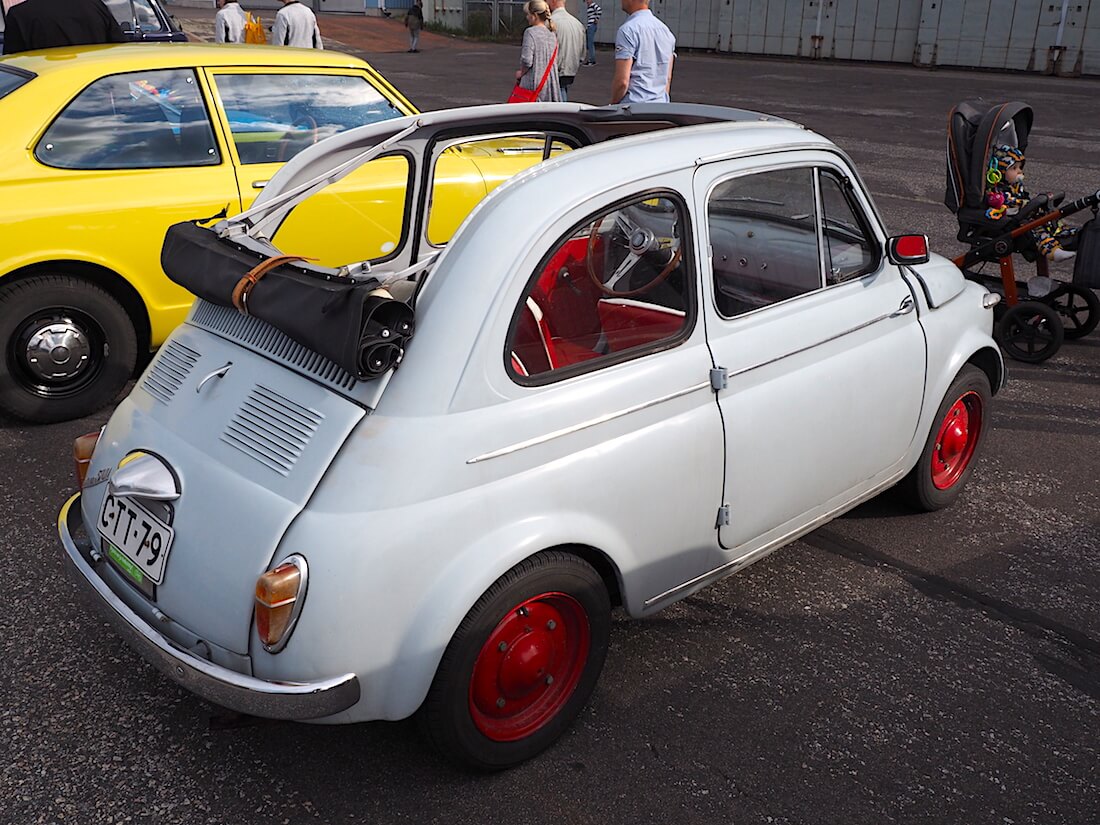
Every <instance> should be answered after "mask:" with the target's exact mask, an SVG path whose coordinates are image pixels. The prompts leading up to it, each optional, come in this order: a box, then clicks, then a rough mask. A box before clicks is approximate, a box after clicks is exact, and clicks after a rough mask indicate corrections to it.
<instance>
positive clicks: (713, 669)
mask: <svg viewBox="0 0 1100 825" xmlns="http://www.w3.org/2000/svg"><path fill="white" fill-rule="evenodd" d="M177 15H178V16H179V17H180V18H181V21H182V22H183V23H184V25H185V28H187V29H188V30H190V31H191V32H193V33H195V34H197V35H199V36H200V37H201V36H203V35H204V33H208V32H209V31H210V19H211V17H212V12H208V11H205V10H193V9H179V10H177ZM321 27H322V32H323V33H324V34H325V36H326V38H327V40H328V42H329V44H330V46H333V47H341V48H343V49H344V50H346V51H349V52H352V53H356V54H359V55H361V56H365V57H366V58H367V59H368V60H370V61H371V62H372V63H373V65H374V66H375V67H377V68H378V69H380V70H381V71H382V72H383V73H384V74H385V75H386V76H387V77H388V78H389V79H390V80H391V81H392V82H394V84H395V85H396V86H398V87H399V88H400V89H401V90H402V91H404V92H405V93H406V94H407V95H408V97H409V98H410V99H411V100H413V102H415V103H416V104H417V105H419V106H421V107H422V108H425V109H431V108H440V107H443V106H451V105H467V104H473V103H485V102H498V101H502V100H504V99H505V97H506V96H507V93H508V90H509V89H510V87H511V72H512V69H513V66H514V63H515V61H516V58H517V54H518V47H515V46H511V45H499V44H493V43H481V42H469V41H462V40H457V39H454V38H448V37H444V36H439V35H435V34H432V33H426V34H425V36H424V38H423V40H422V49H423V51H422V52H421V53H419V54H407V53H406V52H405V51H404V50H405V49H406V48H407V44H406V42H405V40H404V30H403V29H402V28H401V24H400V22H399V21H395V20H383V19H374V18H361V17H337V16H330V15H322V17H321ZM610 63H611V61H610V55H609V53H607V52H601V54H600V62H599V63H598V65H597V66H595V67H584V68H582V70H581V75H580V77H579V78H578V81H577V83H576V85H575V86H574V90H575V95H574V96H575V98H576V99H580V100H584V101H589V102H594V103H604V102H606V97H607V92H608V90H609V89H610V83H611V66H610ZM673 92H674V97H675V99H677V100H680V101H696V102H708V103H721V104H726V105H735V106H742V107H746V108H753V109H759V110H761V111H766V112H770V113H773V114H778V115H782V116H784V117H788V118H791V119H794V120H797V121H799V122H801V123H804V124H806V125H807V126H808V127H809V128H812V129H814V130H816V131H819V132H821V133H823V134H825V135H827V136H828V137H830V138H832V139H833V140H835V141H836V142H837V143H838V144H839V145H840V146H841V147H842V148H844V149H845V150H846V151H848V152H849V153H850V154H851V156H852V157H853V158H854V160H855V161H856V164H857V166H858V168H859V169H860V170H861V173H862V175H863V177H864V179H865V181H866V183H867V185H868V187H869V189H870V190H871V192H872V193H873V195H874V197H875V199H876V201H877V203H878V205H879V208H880V209H881V211H882V213H883V216H884V218H885V220H886V223H887V225H888V226H889V227H890V228H891V229H892V230H894V231H923V232H927V233H928V234H929V235H930V236H931V237H932V240H933V246H934V247H935V248H936V249H937V250H939V251H942V252H945V253H948V254H955V253H957V252H958V251H960V250H959V245H958V244H957V242H956V241H955V240H954V232H955V227H954V219H953V217H952V216H951V215H950V213H949V212H948V211H947V210H946V209H945V208H944V206H943V204H942V195H943V187H944V177H945V173H944V163H943V151H944V146H945V142H944V128H945V124H946V114H947V111H948V109H949V108H950V106H951V105H953V104H954V103H955V102H957V101H958V100H961V99H964V98H973V97H979V96H980V97H983V98H984V99H986V100H987V101H990V102H992V101H997V100H1002V99H1023V100H1025V101H1028V102H1030V103H1031V104H1032V105H1033V106H1034V107H1035V110H1036V128H1035V130H1034V132H1033V134H1032V144H1031V150H1030V152H1029V164H1028V181H1029V184H1030V186H1031V188H1032V189H1033V190H1037V189H1039V188H1040V187H1041V189H1043V190H1051V191H1058V190H1066V191H1068V192H1070V193H1072V194H1073V195H1075V196H1076V195H1080V194H1084V193H1085V192H1087V191H1094V190H1095V189H1097V188H1100V157H1098V156H1097V153H1096V151H1095V139H1096V135H1097V129H1098V124H1100V81H1096V80H1073V79H1065V78H1058V79H1055V78H1044V77H1037V76H1030V75H1028V76H1025V75H1007V74H990V73H977V72H961V71H926V70H918V69H913V68H909V67H898V66H881V65H863V64H852V63H815V62H793V61H779V60H766V59H734V58H725V57H719V56H715V55H705V54H690V53H688V54H683V55H681V58H680V60H679V61H678V63H677V68H676V76H675V82H674V87H673ZM1069 273H1070V270H1069V269H1068V268H1067V267H1065V266H1061V267H1059V268H1057V269H1056V274H1057V275H1059V276H1060V277H1063V278H1068V277H1069ZM1009 369H1010V381H1011V383H1010V384H1009V386H1008V388H1007V389H1006V390H1004V391H1003V392H1002V393H1001V394H1000V395H999V396H998V398H997V399H996V401H995V404H994V408H993V420H992V431H991V432H990V433H989V437H988V441H987V450H986V453H985V455H984V456H983V457H982V459H981V462H980V464H979V466H978V467H977V470H976V472H975V473H974V475H973V477H972V479H971V481H970V484H969V486H968V488H967V490H966V492H965V493H964V495H963V496H962V498H961V499H960V501H959V502H958V503H957V504H956V505H955V506H954V507H952V508H951V509H949V510H947V511H944V512H941V513H936V514H930V515H919V516H915V515H911V514H909V513H907V512H906V511H905V510H904V509H902V508H901V507H900V506H899V505H898V504H897V503H896V502H894V501H893V499H892V498H891V497H890V496H888V495H887V496H883V497H880V498H879V499H876V500H874V501H872V502H870V503H868V504H865V505H863V506H862V507H860V508H858V509H857V510H855V511H853V512H852V513H850V514H848V515H847V516H845V517H844V518H841V519H838V520H837V521H835V522H833V523H832V524H830V525H829V526H827V527H825V528H822V529H820V530H818V531H816V532H815V533H813V534H811V535H809V536H807V537H806V538H805V539H804V540H802V541H799V542H797V543H795V544H793V545H791V546H789V547H787V548H785V549H783V550H781V551H779V552H777V553H775V554H773V555H772V556H770V557H768V558H767V559H766V560H764V561H763V562H761V563H759V564H757V565H754V566H753V567H751V568H749V569H748V570H746V571H745V572H743V573H740V574H738V575H737V576H735V577H732V578H729V579H726V580H725V581H723V582H721V583H719V584H717V585H714V586H712V587H710V588H709V589H707V590H705V591H703V592H702V593H700V594H698V595H696V596H693V597H691V598H689V599H687V600H685V601H684V602H682V603H680V604H678V605H676V606H674V607H672V608H669V609H668V610H666V611H664V612H662V613H660V614H658V615H657V616H655V617H653V618H651V619H648V620H644V621H629V620H627V619H625V618H623V617H619V618H618V619H617V620H616V621H615V624H614V627H613V630H612V646H611V650H610V653H609V656H608V659H607V664H606V666H605V669H604V672H603V676H602V677H601V680H600V683H599V685H598V687H597V689H596V692H595V694H594V696H593V698H592V701H591V702H590V703H589V706H588V707H587V708H586V709H585V711H584V712H583V713H582V715H581V717H580V719H579V720H578V722H577V724H576V725H575V726H574V728H573V729H572V731H571V732H569V733H568V734H567V735H566V736H565V737H564V738H563V739H562V740H561V741H560V742H559V743H558V744H557V745H556V746H555V747H554V748H552V749H551V750H549V751H548V752H546V753H545V754H543V755H542V756H541V757H539V758H538V759H536V760H534V761H532V762H530V763H528V764H526V765H524V766H522V767H520V768H518V769H515V770H512V771H509V772H507V773H505V774H501V775H494V776H488V777H485V776H471V775H468V774H464V773H460V772H456V771H454V770H453V769H451V768H450V767H448V766H447V765H444V764H442V763H440V762H439V761H438V760H437V759H436V758H435V757H434V756H433V755H432V754H431V753H430V752H429V751H428V750H426V749H425V747H424V746H423V745H422V744H421V742H420V740H419V738H418V736H417V731H416V728H415V725H413V724H412V723H409V722H402V723H374V724H361V725H354V726H347V727H316V726H307V725H298V724H283V723H266V722H251V721H249V720H240V719H236V718H233V717H230V716H227V715H226V714H224V713H222V712H220V711H219V710H218V709H216V708H214V707H212V706H210V705H208V704H206V703H204V702H202V701H201V700H198V699H195V698H193V697H192V696H190V695H188V694H187V693H185V692H184V691H182V690H181V689H180V688H177V687H176V686H175V685H174V684H172V683H170V682H169V681H167V680H166V679H164V678H163V677H161V676H160V675H159V674H158V673H157V672H156V671H154V670H153V669H152V668H150V667H148V666H146V665H145V664H144V663H143V662H142V661H141V660H140V659H139V658H138V657H137V656H136V655H135V654H133V653H132V652H131V651H130V650H129V649H127V648H126V647H125V646H124V645H123V644H122V642H121V641H120V640H119V639H118V637H117V636H115V635H114V634H113V633H112V632H111V631H110V630H109V629H108V628H107V627H106V626H105V625H102V624H100V623H98V622H95V621H92V620H90V619H89V618H88V616H87V615H86V614H85V613H84V612H83V611H81V610H80V609H79V607H78V605H77V603H76V601H75V599H74V594H73V591H72V589H71V588H70V586H69V584H68V582H67V581H66V580H65V578H64V577H63V574H62V569H61V562H60V554H61V550H60V546H59V543H58V541H57V534H56V529H55V523H54V522H55V517H56V513H57V510H58V509H59V507H60V506H61V503H62V502H63V501H64V499H65V498H66V497H67V496H68V495H69V493H70V491H71V489H72V487H73V479H72V470H71V460H70V458H69V449H70V444H71V441H72V439H73V437H74V436H76V435H79V434H81V433H84V432H88V431H90V430H93V429H95V428H97V427H98V426H99V425H100V424H101V423H103V422H104V421H105V420H106V418H107V415H108V412H104V413H103V414H100V415H97V416H93V417H90V418H88V419H85V420H83V421H77V422H70V423H67V424H60V425H53V426H41V427H34V426H26V425H23V424H20V423H18V422H13V421H10V420H4V419H0V467H3V473H4V483H3V485H2V487H0V502H2V504H3V507H2V513H3V515H0V524H2V527H0V529H2V533H3V535H4V536H5V540H4V541H3V543H2V544H0V570H3V571H4V573H5V574H6V575H7V579H6V580H5V584H6V588H7V592H8V596H7V598H6V607H5V609H4V610H2V611H0V662H2V666H0V668H2V669H0V690H2V697H0V753H3V758H2V761H0V800H3V803H2V804H0V823H11V825H29V824H30V823H55V822H57V823H62V822H64V823H79V825H86V824H87V825H91V823H121V822H133V823H146V822H147V823H157V825H161V824H162V823H164V824H166V823H188V824H189V825H190V824H192V823H193V824H195V825H198V823H211V824H212V825H213V824H214V823H217V824H218V825H223V824H224V823H241V824H242V825H244V824H246V823H345V822H347V823H351V822H372V823H390V822H394V823H398V822H417V823H436V822H439V823H448V824H449V825H450V824H453V823H498V822H499V823H523V822H556V823H600V825H611V824H612V823H658V822H662V823H664V822H672V823H776V824H777V823H792V824H793V823H834V822H835V823H864V822H867V823H871V822H873V823H915V822H936V823H967V824H968V825H972V824H973V825H976V824H977V823H997V824H998V825H1006V824H1008V825H1011V824H1013V823H1042V824H1043V825H1053V823H1081V825H1086V824H1090V823H1097V822H1100V769H1098V765H1100V332H1097V333H1095V334H1094V335H1092V336H1089V337H1087V338H1085V339H1083V340H1081V341H1078V342H1071V343H1067V344H1066V345H1065V346H1064V347H1063V348H1062V350H1061V351H1060V352H1059V353H1058V355H1056V356H1055V357H1054V358H1053V359H1051V360H1050V361H1048V362H1047V363H1045V364H1042V365H1037V366H1026V365H1022V364H1018V363H1015V362H1010V364H1009ZM866 414H867V415H868V416H873V415H874V410H871V409H869V410H867V411H866ZM762 435H763V434H762ZM822 437H823V438H828V437H829V434H828V422H826V421H823V422H822Z"/></svg>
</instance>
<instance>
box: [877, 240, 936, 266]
mask: <svg viewBox="0 0 1100 825" xmlns="http://www.w3.org/2000/svg"><path fill="white" fill-rule="evenodd" d="M886 257H888V258H889V259H890V263H892V264H897V265H898V266H911V265H913V264H926V263H928V236H927V235H895V236H894V237H892V238H890V239H889V240H887V241H886Z"/></svg>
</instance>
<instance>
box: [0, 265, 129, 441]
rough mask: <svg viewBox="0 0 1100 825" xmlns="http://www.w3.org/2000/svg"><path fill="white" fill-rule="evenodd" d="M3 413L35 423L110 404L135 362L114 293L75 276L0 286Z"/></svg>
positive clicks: (0, 400)
mask: <svg viewBox="0 0 1100 825" xmlns="http://www.w3.org/2000/svg"><path fill="white" fill-rule="evenodd" d="M0 346H2V347H3V352H2V357H0V411H3V412H5V413H7V414H9V415H12V416H14V417H16V418H20V419H23V420H24V421H29V422H31V423H35V424H51V423H55V422H58V421H68V420H71V419H74V418H82V417H84V416H86V415H90V414H92V413H94V412H96V411H98V410H100V409H102V408H103V407H105V406H107V405H108V404H110V403H112V402H113V401H114V400H115V399H116V398H117V397H118V394H119V393H120V392H121V391H122V388H123V387H125V386H126V383H127V382H128V381H129V380H130V378H131V376H132V375H133V372H134V366H135V364H136V361H137V334H136V333H135V331H134V325H133V324H132V323H131V321H130V318H129V316H128V315H127V313H126V310H125V309H123V308H122V305H121V304H119V302H118V301H117V300H115V299H114V298H113V297H112V296H111V295H110V294H108V293H107V292H106V291H105V290H103V289H102V288H100V287H98V286H96V285H95V284H93V283H90V282H89V281H85V280H83V279H81V278H78V277H76V276H73V275H36V276H32V277H30V278H24V279H21V280H18V281H15V282H13V283H10V284H4V285H3V286H0Z"/></svg>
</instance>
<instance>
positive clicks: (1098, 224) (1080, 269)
mask: <svg viewBox="0 0 1100 825" xmlns="http://www.w3.org/2000/svg"><path fill="white" fill-rule="evenodd" d="M1073 283H1074V284H1076V285H1077V286H1083V287H1085V288H1086V289H1100V221H1098V220H1097V219H1096V217H1095V216H1093V217H1092V219H1090V220H1089V221H1088V222H1087V223H1085V225H1084V226H1082V227H1081V230H1080V231H1079V232H1078V233H1077V257H1076V259H1075V260H1074V262H1073Z"/></svg>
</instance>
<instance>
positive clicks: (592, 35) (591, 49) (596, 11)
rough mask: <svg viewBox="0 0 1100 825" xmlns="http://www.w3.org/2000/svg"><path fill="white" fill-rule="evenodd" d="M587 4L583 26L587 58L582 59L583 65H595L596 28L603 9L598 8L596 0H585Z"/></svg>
mask: <svg viewBox="0 0 1100 825" xmlns="http://www.w3.org/2000/svg"><path fill="white" fill-rule="evenodd" d="M585 2H586V3H587V4H588V14H587V18H586V19H587V25H586V27H585V35H586V36H587V39H586V43H585V45H586V46H587V47H588V54H587V55H585V57H586V58H587V59H586V60H585V61H584V65H585V66H595V65H596V29H598V28H599V26H600V17H601V16H602V15H603V9H601V8H600V4H599V3H597V2H596V0H585Z"/></svg>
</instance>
